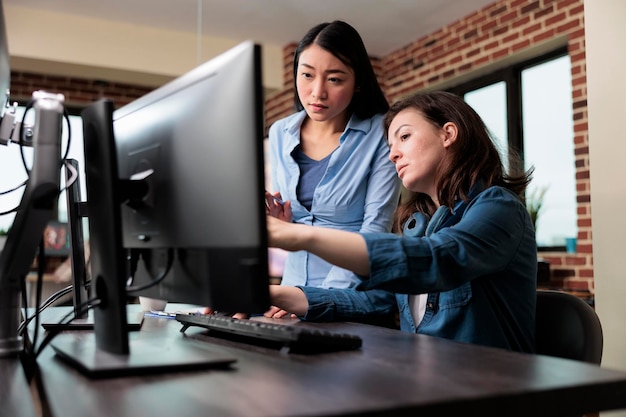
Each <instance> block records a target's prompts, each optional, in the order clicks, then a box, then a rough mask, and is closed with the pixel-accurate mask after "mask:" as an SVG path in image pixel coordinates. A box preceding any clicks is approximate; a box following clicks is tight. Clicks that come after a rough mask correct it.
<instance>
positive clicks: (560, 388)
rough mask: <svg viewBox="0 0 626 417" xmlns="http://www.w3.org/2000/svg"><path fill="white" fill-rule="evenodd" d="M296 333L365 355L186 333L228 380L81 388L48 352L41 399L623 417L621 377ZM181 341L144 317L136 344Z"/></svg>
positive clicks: (71, 409)
mask: <svg viewBox="0 0 626 417" xmlns="http://www.w3.org/2000/svg"><path fill="white" fill-rule="evenodd" d="M168 309H169V310H173V309H175V306H172V305H168ZM52 310H54V309H52ZM57 314H58V311H57ZM296 325H306V326H310V327H319V328H324V329H329V330H334V331H342V332H350V333H354V334H358V335H360V336H361V337H362V338H363V347H362V349H361V350H357V351H348V352H338V353H325V354H318V355H295V354H287V353H284V352H280V351H276V350H273V349H268V348H262V347H257V346H252V345H246V344H239V343H235V342H229V341H225V340H221V339H215V338H212V337H208V336H206V335H205V334H204V333H203V331H202V330H201V329H193V328H190V329H189V330H188V331H187V333H188V334H189V333H191V334H194V335H196V336H197V337H199V338H201V339H203V342H201V343H203V344H204V343H206V344H207V346H210V348H211V349H215V350H216V351H218V352H224V353H226V354H229V355H234V356H236V358H237V362H236V363H234V364H233V365H232V366H231V367H230V368H228V369H213V370H198V371H191V372H179V373H168V374H162V375H149V376H130V377H129V376H127V377H120V378H107V379H89V378H87V377H85V376H83V375H82V374H80V373H79V372H77V371H75V370H74V369H72V368H70V367H68V366H67V365H66V364H65V362H63V361H61V360H60V359H59V358H58V357H57V356H55V354H54V351H53V349H51V348H50V347H47V348H46V349H44V350H43V351H42V353H41V356H40V357H39V360H38V362H39V364H40V371H41V382H42V386H43V389H44V393H43V394H44V396H45V397H44V398H46V399H47V403H48V404H49V408H50V410H49V411H50V412H51V415H52V416H64V417H73V416H77V417H78V416H80V417H83V416H87V415H88V416H91V417H97V416H119V417H124V416H139V415H146V416H151V417H159V416H164V417H172V416H177V417H192V416H193V417H196V416H212V417H217V416H277V415H289V416H305V415H306V416H311V415H355V416H356V415H359V416H362V415H377V414H387V413H389V412H393V413H394V415H399V416H401V415H415V414H416V412H421V413H428V414H427V415H435V413H438V415H481V416H498V417H499V416H502V415H507V416H517V415H519V416H551V417H552V416H559V415H569V414H583V413H587V412H591V411H602V410H608V409H616V408H626V372H620V371H614V370H610V369H605V368H602V367H599V366H595V365H591V364H587V363H582V362H576V361H571V360H565V359H559V358H552V357H547V356H539V355H527V354H519V353H512V352H506V351H503V350H499V349H491V348H485V347H480V346H474V345H467V344H460V343H455V342H452V341H449V340H444V339H439V338H434V337H429V336H423V335H415V334H409V333H403V332H400V331H396V330H390V329H385V328H382V327H376V326H368V325H362V324H355V323H327V324H321V323H297V324H296ZM179 330H180V325H179V323H178V322H176V321H175V320H171V319H165V318H151V317H146V319H145V321H144V325H143V328H142V330H141V331H140V332H135V333H136V337H142V335H153V336H154V335H155V334H158V335H159V337H160V338H161V340H163V341H165V340H171V339H172V338H179V339H180V340H181V342H184V343H187V342H190V343H199V342H197V341H196V342H194V341H190V340H189V339H183V336H182V335H181V333H179ZM40 395H41V394H40ZM440 413H443V414H440ZM422 415H424V414H422Z"/></svg>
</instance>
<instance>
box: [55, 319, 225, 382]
mask: <svg viewBox="0 0 626 417" xmlns="http://www.w3.org/2000/svg"><path fill="white" fill-rule="evenodd" d="M159 320H167V319H159ZM159 333H160V332H156V334H159ZM153 335H154V333H153V332H150V331H149V330H148V331H140V332H132V333H129V344H130V353H127V354H116V353H110V352H106V351H104V350H102V349H99V348H98V347H97V346H96V339H95V334H94V333H85V332H78V333H62V334H58V335H57V336H56V337H55V338H54V340H53V341H52V342H51V345H52V348H53V349H54V351H55V352H56V354H57V356H58V357H59V358H61V359H62V360H63V361H65V362H66V363H67V364H69V365H70V366H72V367H74V368H76V369H77V370H79V371H80V372H81V373H83V374H84V375H86V376H88V377H90V378H111V377H121V376H130V375H145V374H159V373H166V372H182V371H197V370H201V369H209V368H211V369H214V368H216V369H229V368H230V365H231V364H233V363H234V362H236V361H237V359H236V358H235V357H234V356H232V355H230V354H228V353H226V352H224V351H223V350H222V349H223V348H220V347H219V346H218V345H212V344H211V343H207V342H205V341H198V340H194V339H193V338H191V337H187V336H184V335H183V334H181V335H180V337H172V335H170V337H163V333H160V335H161V337H154V336H153Z"/></svg>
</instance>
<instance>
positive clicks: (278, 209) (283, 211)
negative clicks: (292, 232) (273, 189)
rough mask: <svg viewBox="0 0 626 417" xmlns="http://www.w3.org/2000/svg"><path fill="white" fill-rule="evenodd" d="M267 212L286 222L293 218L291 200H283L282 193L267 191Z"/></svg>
mask: <svg viewBox="0 0 626 417" xmlns="http://www.w3.org/2000/svg"><path fill="white" fill-rule="evenodd" d="M265 213H267V214H268V215H270V216H272V217H276V218H277V219H281V220H284V221H286V222H291V221H292V220H293V213H292V211H291V201H283V200H281V196H280V193H274V194H271V193H270V192H269V191H265Z"/></svg>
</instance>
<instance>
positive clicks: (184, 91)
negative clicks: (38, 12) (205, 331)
mask: <svg viewBox="0 0 626 417" xmlns="http://www.w3.org/2000/svg"><path fill="white" fill-rule="evenodd" d="M260 53H261V50H260V46H259V45H257V44H255V43H253V42H244V43H242V44H240V45H238V46H236V47H234V48H232V49H230V50H228V51H227V52H225V53H223V54H221V55H219V56H217V57H216V58H213V59H211V60H210V61H208V62H206V63H204V64H203V65H201V66H199V67H197V68H196V69H194V70H192V71H190V72H189V73H187V74H185V75H183V76H181V77H180V78H178V79H176V80H174V81H172V82H170V83H168V84H166V85H164V86H163V87H160V88H158V89H157V90H155V91H153V92H151V93H149V94H147V95H145V96H144V97H141V98H139V99H137V100H136V101H134V102H132V103H130V104H128V105H126V106H124V107H122V108H120V109H118V110H115V111H114V109H113V107H114V104H113V102H111V101H109V100H101V101H98V102H96V103H94V104H92V105H91V106H90V107H89V108H87V109H86V110H85V111H84V112H83V114H82V117H83V126H84V127H83V129H84V141H85V173H86V180H87V204H88V206H89V210H88V211H89V215H88V217H89V235H90V249H91V274H92V285H91V289H92V294H91V297H92V298H94V299H96V300H97V301H95V303H96V304H97V306H96V307H95V309H94V318H95V320H94V328H95V343H94V344H93V346H86V344H87V343H92V342H91V341H89V338H85V337H81V338H80V339H81V340H82V342H80V343H79V344H80V346H77V340H74V339H72V337H71V336H69V335H59V336H67V337H57V338H56V339H55V340H54V341H53V347H54V348H55V351H56V352H57V354H59V355H60V356H61V357H62V358H64V359H67V360H69V362H70V363H72V364H74V365H76V366H77V367H78V368H79V369H80V370H82V371H84V372H86V373H87V374H90V375H96V376H105V375H108V374H111V375H120V374H122V373H137V372H139V371H150V372H153V371H160V370H168V369H176V370H179V369H183V368H192V369H195V368H197V367H198V366H200V365H203V364H208V365H210V364H211V362H212V361H214V363H218V364H219V363H226V362H231V361H232V358H230V357H227V358H225V357H223V355H219V354H218V355H217V356H216V357H215V358H212V357H211V355H208V354H207V352H206V351H205V350H200V351H194V352H195V353H194V352H189V351H186V352H181V351H180V349H187V346H185V345H186V344H185V343H181V342H184V340H183V339H184V338H183V336H182V335H181V337H180V339H181V340H175V341H174V342H172V343H173V345H172V346H160V347H159V349H155V347H154V346H146V341H145V338H142V335H141V333H143V332H132V333H131V334H129V333H128V331H127V329H126V303H127V299H128V295H129V294H128V291H127V279H128V278H129V275H133V276H134V277H135V279H134V281H133V283H132V287H134V288H137V287H140V288H141V287H142V284H146V283H147V282H148V281H150V280H151V279H154V278H156V277H157V276H159V275H162V274H163V273H164V272H165V271H167V275H165V278H164V279H163V280H162V281H161V282H160V284H159V285H157V286H154V287H153V288H149V289H145V290H143V291H140V292H137V293H133V294H132V295H146V296H152V297H157V298H164V299H166V300H167V301H168V302H182V303H189V304H196V305H203V306H210V307H212V308H214V309H217V310H222V311H232V312H249V313H261V312H264V311H266V310H267V309H268V307H269V305H270V303H269V279H268V278H269V273H268V256H267V232H266V224H265V205H264V189H265V188H264V157H263V136H264V130H263V121H264V114H263V93H262V81H261V57H260ZM138 254H139V255H140V258H139V264H138V267H137V271H136V273H133V272H132V271H134V268H131V272H129V262H128V259H131V260H132V259H136V258H137V255H138ZM158 343H160V344H161V343H163V341H159V342H158ZM148 345H149V343H148Z"/></svg>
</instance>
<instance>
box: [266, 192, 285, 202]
mask: <svg viewBox="0 0 626 417" xmlns="http://www.w3.org/2000/svg"><path fill="white" fill-rule="evenodd" d="M265 192H266V193H268V194H269V195H270V196H271V197H272V198H273V199H274V201H276V202H277V203H278V204H280V205H281V206H282V205H283V204H285V202H284V201H283V200H281V199H280V198H278V197H276V196H274V195H272V193H270V192H269V191H267V190H265Z"/></svg>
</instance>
